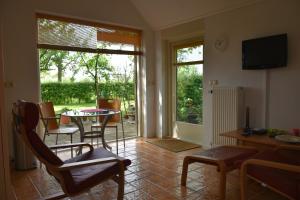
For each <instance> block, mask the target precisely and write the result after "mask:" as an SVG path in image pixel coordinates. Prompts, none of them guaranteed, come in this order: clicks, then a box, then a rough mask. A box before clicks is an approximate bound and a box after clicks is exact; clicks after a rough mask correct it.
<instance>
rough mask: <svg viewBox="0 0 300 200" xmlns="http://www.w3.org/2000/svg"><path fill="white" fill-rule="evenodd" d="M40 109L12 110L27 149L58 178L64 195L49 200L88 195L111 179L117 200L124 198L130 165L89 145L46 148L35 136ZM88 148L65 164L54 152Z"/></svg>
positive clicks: (18, 106) (24, 106)
mask: <svg viewBox="0 0 300 200" xmlns="http://www.w3.org/2000/svg"><path fill="white" fill-rule="evenodd" d="M38 112H39V111H38V106H37V105H36V104H34V103H30V102H25V101H18V102H17V103H15V104H14V106H13V118H14V121H15V122H16V127H17V132H18V133H19V134H20V135H21V137H22V138H23V140H24V142H25V144H26V145H27V147H29V148H30V149H31V151H32V152H33V154H34V155H35V156H36V157H37V158H38V159H39V160H40V161H41V162H42V163H43V164H44V165H45V166H46V169H47V171H48V173H49V174H50V175H52V176H54V177H55V179H56V180H57V181H58V183H59V184H60V185H61V187H62V190H63V192H64V193H60V194H59V195H56V196H55V197H54V196H51V197H49V198H48V199H50V198H51V199H58V198H64V197H66V196H75V195H78V194H80V193H83V192H87V191H88V190H89V189H90V188H92V187H94V186H96V185H98V184H99V183H101V182H103V181H106V180H108V179H113V180H114V181H116V182H117V183H118V200H121V199H123V196H124V171H125V170H126V167H127V166H129V165H130V164H131V161H130V160H129V159H124V158H121V157H118V156H116V155H115V154H113V153H111V152H110V151H107V150H106V149H104V148H97V149H94V148H93V146H92V145H90V144H88V143H73V144H63V145H55V146H52V147H47V146H46V145H45V144H44V143H43V142H42V140H41V139H40V137H39V136H38V135H37V133H36V132H35V129H36V126H37V124H38V121H39V113H38ZM70 147H88V148H89V151H88V152H86V153H83V154H81V155H79V156H76V157H74V158H71V159H69V160H66V161H62V160H61V159H60V158H59V157H57V156H56V155H55V154H54V153H53V152H52V151H51V149H52V150H54V149H59V148H70Z"/></svg>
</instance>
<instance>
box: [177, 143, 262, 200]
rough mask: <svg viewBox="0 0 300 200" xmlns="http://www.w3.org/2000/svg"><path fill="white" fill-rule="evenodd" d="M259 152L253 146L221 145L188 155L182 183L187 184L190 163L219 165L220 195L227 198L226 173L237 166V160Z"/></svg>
mask: <svg viewBox="0 0 300 200" xmlns="http://www.w3.org/2000/svg"><path fill="white" fill-rule="evenodd" d="M257 152H258V151H257V150H256V149H254V148H251V147H241V146H219V147H215V148H211V149H208V150H204V151H200V152H197V153H194V154H193V155H190V156H186V157H185V158H184V161H183V166H182V174H181V185H182V186H186V180H187V174H188V167H189V164H191V163H195V162H199V163H204V164H208V165H214V166H217V170H218V171H219V172H220V175H219V176H220V182H219V196H220V199H222V200H224V199H225V198H226V173H227V172H229V171H231V170H234V169H236V168H237V166H236V165H235V162H237V161H238V160H242V159H246V158H249V157H250V156H252V155H254V154H256V153H257Z"/></svg>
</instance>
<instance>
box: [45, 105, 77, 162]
mask: <svg viewBox="0 0 300 200" xmlns="http://www.w3.org/2000/svg"><path fill="white" fill-rule="evenodd" d="M39 111H40V115H41V120H42V122H43V125H44V136H43V142H45V139H46V136H49V135H56V140H55V144H57V143H58V136H59V135H61V134H63V135H69V136H70V140H71V143H73V134H75V133H76V132H77V131H79V129H78V128H77V127H63V126H61V125H60V119H61V116H60V114H55V111H54V106H53V103H52V102H42V103H40V104H39ZM71 156H72V157H73V148H72V150H71Z"/></svg>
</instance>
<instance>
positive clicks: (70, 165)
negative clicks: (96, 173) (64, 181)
mask: <svg viewBox="0 0 300 200" xmlns="http://www.w3.org/2000/svg"><path fill="white" fill-rule="evenodd" d="M110 162H118V164H120V163H121V161H120V160H119V159H117V158H115V157H107V158H99V159H94V160H85V161H80V162H74V163H67V164H63V165H61V166H59V167H58V170H59V171H64V170H70V169H75V168H79V167H86V166H91V165H98V164H104V163H110Z"/></svg>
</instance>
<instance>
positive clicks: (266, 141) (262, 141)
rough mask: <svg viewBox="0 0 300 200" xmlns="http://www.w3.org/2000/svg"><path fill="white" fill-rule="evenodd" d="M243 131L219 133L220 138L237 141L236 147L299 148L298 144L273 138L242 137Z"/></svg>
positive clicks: (260, 136)
mask: <svg viewBox="0 0 300 200" xmlns="http://www.w3.org/2000/svg"><path fill="white" fill-rule="evenodd" d="M242 133H243V129H239V130H234V131H230V132H226V133H221V134H220V135H221V136H224V137H230V138H235V139H237V145H247V146H255V147H256V148H258V149H261V150H263V149H270V148H277V147H279V146H282V145H284V146H289V147H291V148H293V147H299V146H300V145H299V144H291V143H286V142H281V141H278V140H276V139H275V138H273V137H269V136H268V135H266V134H264V135H249V136H244V135H242Z"/></svg>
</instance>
